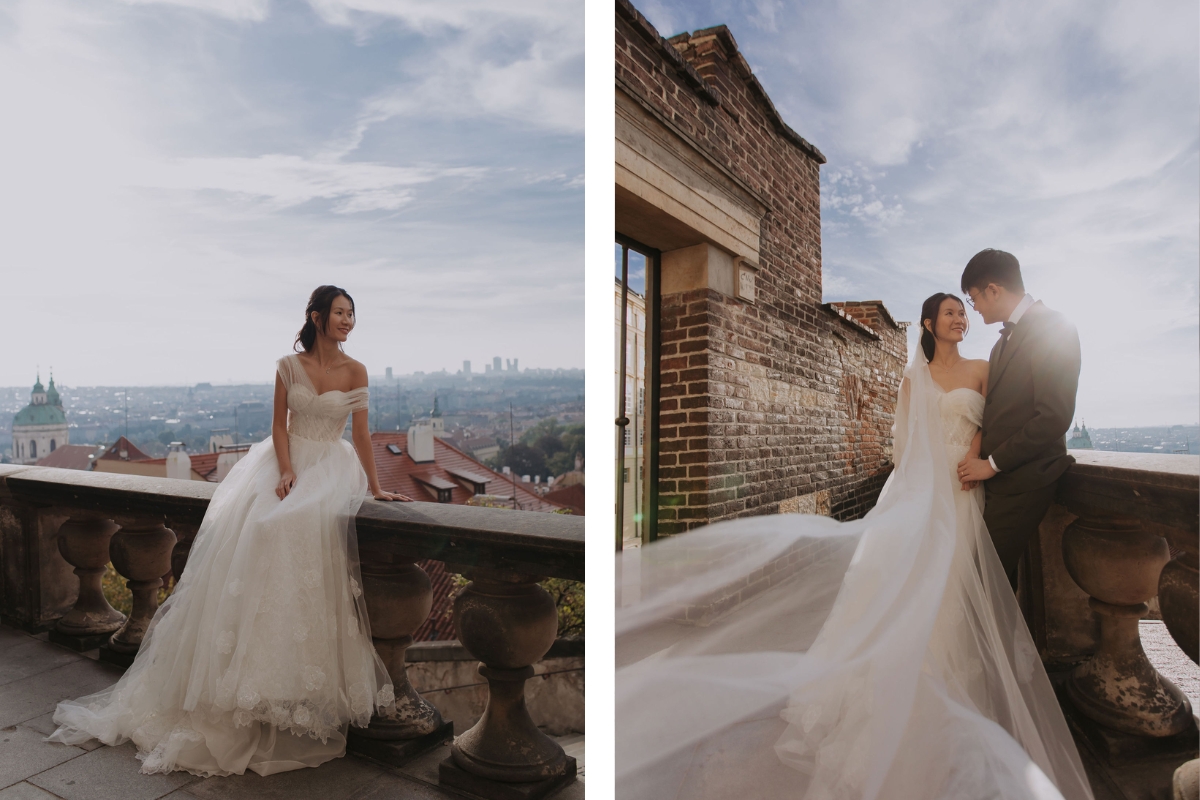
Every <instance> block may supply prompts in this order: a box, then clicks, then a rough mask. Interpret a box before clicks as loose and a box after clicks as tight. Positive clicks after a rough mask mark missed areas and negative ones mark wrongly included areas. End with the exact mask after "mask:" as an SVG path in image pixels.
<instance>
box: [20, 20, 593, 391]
mask: <svg viewBox="0 0 1200 800" xmlns="http://www.w3.org/2000/svg"><path fill="white" fill-rule="evenodd" d="M564 5H565V6H567V7H569V6H572V5H574V6H575V12H576V13H577V15H578V17H579V18H580V20H581V19H582V9H581V8H579V7H578V5H579V4H571V3H567V4H564ZM215 7H216V6H212V7H210V8H215ZM249 7H251V6H245V7H243V8H249ZM222 8H225V10H226V11H227V12H229V13H225V14H223V15H220V16H218V17H216V19H215V21H214V18H213V15H203V14H197V13H191V12H189V13H180V11H181V10H182V9H179V8H173V7H171V6H169V5H161V4H160V5H149V4H147V5H144V6H141V7H139V8H138V9H137V13H130V11H129V10H128V9H126V8H125V7H124V6H121V5H119V4H101V3H93V2H90V0H88V1H87V2H84V1H83V0H36V1H34V0H30V1H29V2H24V3H20V4H17V5H16V6H14V7H12V9H11V10H10V11H7V13H8V14H9V19H8V20H4V19H0V24H3V23H4V22H6V21H7V22H9V24H8V25H5V26H4V30H5V33H4V36H2V37H0V107H3V108H4V109H5V125H4V126H2V127H0V174H3V175H4V177H5V180H4V181H3V182H0V215H3V217H4V218H5V220H6V226H5V236H4V237H3V238H2V239H0V263H2V264H4V265H5V267H4V281H5V299H6V302H7V303H9V304H10V305H11V307H16V308H20V309H24V310H26V311H27V312H28V314H29V317H28V318H29V319H32V320H36V322H37V324H36V335H34V336H28V337H26V336H22V337H21V340H20V345H19V346H18V347H17V348H16V349H15V350H12V351H10V354H9V355H10V357H9V358H8V359H6V360H5V361H4V362H3V364H0V385H14V384H15V385H24V384H25V383H27V379H28V377H29V376H28V375H27V374H26V373H27V372H28V371H29V370H30V369H31V368H32V367H33V366H34V365H36V364H38V363H41V364H43V365H45V364H51V363H52V364H54V366H55V374H56V376H61V380H62V381H63V382H65V383H67V384H72V383H73V384H81V385H87V384H113V383H133V384H146V383H164V382H166V383H172V382H173V383H185V382H195V381H201V380H217V381H221V380H228V379H234V380H263V379H266V378H269V371H270V364H271V363H272V361H273V359H274V358H276V357H278V355H279V354H280V352H281V351H284V350H286V349H287V347H288V346H290V341H291V336H292V334H293V333H294V331H295V329H296V328H297V327H298V322H297V320H298V318H299V316H300V315H301V311H302V309H303V305H304V301H305V298H306V297H307V295H308V292H309V291H311V289H312V287H313V286H315V285H317V284H320V283H329V282H334V283H338V284H341V285H344V286H346V287H347V288H348V289H349V290H350V291H351V292H352V293H354V295H355V299H356V301H357V304H358V307H359V310H360V326H359V329H358V330H357V331H356V333H355V337H354V340H353V342H352V345H353V353H354V354H355V356H356V357H359V358H361V359H363V360H364V362H365V363H367V364H368V365H369V366H370V367H371V368H372V369H374V370H378V371H382V369H383V367H385V366H389V365H390V366H392V367H394V368H395V369H397V370H398V371H400V372H407V371H410V370H426V371H430V370H437V369H440V368H442V367H447V366H453V365H456V364H457V363H459V362H460V361H461V359H463V358H472V359H476V360H482V359H484V358H485V357H487V358H490V357H491V356H492V355H495V354H497V353H502V354H505V355H509V356H519V357H520V359H521V362H522V364H523V365H529V366H550V367H553V366H582V353H583V341H582V327H581V326H580V325H579V318H580V312H581V309H582V294H583V289H582V284H583V281H582V205H583V204H582V192H581V191H580V185H581V180H582V177H581V174H580V173H581V169H582V137H581V135H580V134H579V132H578V130H577V129H576V130H575V131H574V132H571V131H570V130H567V129H568V128H569V127H570V126H569V125H568V124H567V123H566V122H561V123H558V125H559V129H557V130H556V129H551V128H548V127H546V126H543V125H539V124H530V125H525V126H524V127H522V128H521V129H520V130H519V132H518V133H514V132H511V131H510V132H506V131H505V130H504V126H505V125H508V124H509V117H507V116H504V114H507V113H512V112H504V114H502V113H500V112H498V111H492V110H489V109H488V108H486V107H482V106H480V105H479V104H478V103H476V104H475V108H474V110H473V112H472V114H471V115H470V116H466V115H459V116H452V115H450V114H449V113H446V112H445V110H444V109H443V110H439V109H438V108H436V107H433V108H430V109H421V108H416V109H409V110H408V111H407V112H405V113H404V114H396V115H390V116H386V117H380V118H379V119H377V120H375V121H374V122H372V123H371V125H370V126H369V127H370V130H369V131H367V132H366V134H365V137H362V138H360V139H359V140H358V141H356V142H355V143H354V144H355V145H356V146H355V147H353V148H349V147H346V146H344V144H339V143H338V142H337V141H336V137H337V136H338V135H342V136H343V137H344V135H345V132H346V131H353V130H355V129H356V127H358V126H359V125H360V124H361V123H362V118H363V115H365V114H367V113H370V111H371V109H372V107H373V105H372V104H373V103H375V102H376V101H377V100H378V99H379V98H380V97H388V96H393V95H394V96H403V94H404V89H405V88H406V87H407V88H411V89H413V90H414V91H415V90H417V89H418V88H419V87H420V85H421V84H422V82H423V81H425V80H427V79H429V78H430V77H431V76H430V75H418V76H415V77H414V76H413V75H412V74H411V71H412V69H413V67H414V65H429V64H434V65H436V64H438V63H440V62H439V59H442V58H445V57H446V55H445V53H446V48H448V47H449V48H455V47H462V46H463V43H464V42H468V41H474V42H480V43H483V44H485V45H489V46H490V45H491V44H495V43H496V42H495V41H494V40H493V39H491V38H489V37H491V36H493V35H497V36H501V37H502V38H503V36H505V35H507V34H506V33H505V32H503V31H500V32H494V34H493V33H489V32H487V31H482V32H481V31H478V30H475V28H476V27H478V26H481V25H484V23H485V22H486V20H483V19H482V18H477V19H474V20H472V19H467V18H464V19H465V22H464V23H463V24H464V27H462V28H461V29H459V28H449V27H445V26H443V27H441V28H438V27H436V26H434V27H430V28H429V31H428V32H418V33H414V32H413V31H412V30H410V26H406V25H397V24H391V26H390V27H389V26H388V25H387V24H384V23H380V22H378V21H375V22H371V20H370V19H368V18H369V17H371V16H372V15H373V12H369V11H361V12H360V11H352V12H350V15H351V17H352V18H353V19H352V22H353V23H354V25H356V26H358V25H361V26H364V27H363V30H365V31H366V34H365V35H360V33H359V31H358V28H355V29H354V30H348V27H350V26H349V25H340V24H338V25H330V24H325V23H322V22H318V23H317V24H316V25H315V26H314V25H313V17H312V15H311V12H309V11H308V10H307V9H305V8H303V7H301V8H296V7H295V6H294V5H289V4H279V3H276V4H272V5H270V6H267V5H262V6H261V8H263V9H266V11H265V12H264V16H263V17H262V18H261V19H260V20H258V21H254V20H250V22H251V23H252V24H241V23H238V24H229V19H231V18H233V17H235V16H236V14H235V13H234V12H233V11H230V9H233V8H234V6H233V5H232V4H230V5H228V6H222ZM5 13H6V11H0V15H4V14H5ZM557 13H559V15H560V16H565V15H566V14H567V13H568V11H566V10H560V11H559V12H557ZM374 16H376V17H378V16H379V15H377V14H375V15H374ZM510 16H511V15H510ZM227 18H228V19H227ZM364 19H365V20H366V22H364ZM385 23H386V20H385ZM298 31H299V32H300V33H297V32H298ZM537 35H538V34H537V33H536V31H535V32H532V33H529V34H528V36H527V37H526V38H522V39H520V41H519V42H518V45H519V46H517V47H514V48H513V49H511V50H510V51H505V52H507V55H506V56H505V57H504V58H499V57H497V58H496V59H495V62H494V65H495V66H497V67H505V66H511V65H513V64H519V63H520V62H522V61H534V62H536V61H538V60H539V59H540V60H542V61H552V60H553V59H554V58H558V56H554V55H553V53H557V52H558V51H557V50H554V48H557V47H559V44H558V43H554V42H552V43H550V45H548V46H549V47H550V48H551V51H552V54H551V56H547V55H546V51H540V50H536V48H535V45H537V44H538V42H537V41H536V39H537ZM164 37H166V38H164ZM564 52H565V51H564ZM465 55H469V54H465ZM471 63H473V62H469V61H468V63H467V64H466V65H465V66H462V67H461V69H463V70H465V71H469V68H470V66H471ZM556 63H558V62H556ZM561 63H568V64H570V59H569V58H568V59H567V60H566V61H562V62H561ZM576 67H580V65H578V64H575V65H574V66H573V67H572V68H576ZM576 71H579V72H581V71H582V70H581V68H578V69H576ZM552 72H553V70H548V71H547V72H546V74H547V75H549V76H550V77H551V78H555V79H556V80H560V81H566V82H567V83H570V78H569V76H568V77H565V78H563V77H561V76H554V75H551V74H550V73H552ZM464 74H465V72H464ZM518 78H520V79H528V80H538V79H539V78H538V76H537V75H534V74H531V73H530V74H521V75H518V74H517V73H513V79H514V80H516V79H518ZM555 85H557V84H555ZM552 88H553V87H552ZM460 90H461V85H459V84H454V85H452V84H447V86H446V88H445V91H460ZM495 94H499V92H496V93H495ZM429 97H430V102H431V105H432V104H433V103H434V101H440V100H441V98H437V97H433V96H432V95H429ZM521 102H532V101H521ZM504 103H506V104H507V105H509V106H512V105H514V104H515V105H518V106H519V102H518V101H517V100H513V99H511V98H510V99H506V100H504ZM503 105H504V104H501V106H503ZM580 115H582V109H580ZM364 138H365V143H364ZM510 142H511V143H514V144H513V145H512V146H511V147H510V146H509V143H510ZM548 332H552V333H551V334H550V335H548ZM417 342H420V343H421V344H420V346H419V347H418V346H415V344H414V343H417ZM493 349H494V350H495V351H496V352H492V351H493ZM264 371H265V373H266V374H265V377H264Z"/></svg>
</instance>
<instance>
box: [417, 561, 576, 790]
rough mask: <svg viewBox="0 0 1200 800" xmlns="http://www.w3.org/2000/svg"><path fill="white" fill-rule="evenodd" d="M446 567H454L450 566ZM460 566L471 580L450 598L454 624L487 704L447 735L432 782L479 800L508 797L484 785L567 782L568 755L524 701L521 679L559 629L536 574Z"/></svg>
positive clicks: (572, 768)
mask: <svg viewBox="0 0 1200 800" xmlns="http://www.w3.org/2000/svg"><path fill="white" fill-rule="evenodd" d="M451 569H453V567H451ZM456 571H463V572H465V574H466V575H467V577H469V578H470V579H471V583H470V584H468V585H467V587H466V588H465V589H464V590H463V591H462V592H461V593H460V594H459V596H458V598H457V600H456V601H455V603H454V628H455V631H456V632H457V634H458V638H459V641H461V642H462V644H463V646H464V647H466V649H467V650H468V651H470V653H471V654H472V655H474V656H475V657H476V658H478V659H479V660H480V661H481V662H482V663H481V664H480V666H479V674H480V675H482V676H483V677H484V678H485V679H487V682H488V701H487V707H486V708H485V709H484V712H483V716H482V717H481V718H480V720H479V722H478V723H476V725H475V727H473V728H471V729H470V730H469V731H467V732H466V733H463V734H462V735H461V736H458V737H456V738H455V740H454V746H453V747H452V748H451V758H450V759H447V760H446V761H444V762H442V764H441V767H440V769H439V780H440V782H441V783H443V784H446V785H448V786H453V787H456V788H459V789H463V790H465V791H468V792H470V793H472V794H475V795H479V796H482V797H490V796H496V797H501V796H505V797H506V796H508V794H506V792H508V791H509V790H506V789H500V790H498V791H497V790H494V789H489V783H490V782H493V781H499V782H502V783H533V782H538V783H553V784H558V783H566V782H567V781H570V780H574V778H575V774H576V764H575V759H574V758H570V757H569V756H567V755H566V754H565V753H564V752H563V749H562V748H561V747H559V745H558V744H557V743H556V742H554V741H553V740H552V739H550V737H548V736H546V735H545V734H544V733H542V732H541V731H540V730H538V728H537V726H536V725H535V724H534V722H533V719H531V718H530V716H529V710H528V709H527V708H526V706H525V682H526V681H527V680H529V679H530V678H532V677H533V676H534V669H533V665H534V664H535V663H536V662H538V661H539V660H541V658H542V657H543V656H545V654H546V652H547V651H549V649H550V646H551V645H552V644H553V643H554V639H555V635H556V634H557V633H558V610H557V609H556V608H555V607H554V600H553V599H551V597H550V595H549V594H548V593H547V592H546V590H545V589H543V588H542V587H541V586H539V585H538V584H537V580H538V579H537V578H536V577H533V576H529V575H519V574H515V573H506V572H500V571H496V570H489V569H483V568H474V567H472V568H467V569H465V570H456Z"/></svg>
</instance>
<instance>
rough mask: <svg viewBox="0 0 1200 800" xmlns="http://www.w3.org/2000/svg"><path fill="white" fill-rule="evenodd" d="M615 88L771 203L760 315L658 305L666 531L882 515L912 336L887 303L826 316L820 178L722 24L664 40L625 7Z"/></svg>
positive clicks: (746, 308)
mask: <svg viewBox="0 0 1200 800" xmlns="http://www.w3.org/2000/svg"><path fill="white" fill-rule="evenodd" d="M616 24H617V31H616V40H617V87H618V90H619V91H625V92H628V93H631V94H635V95H636V96H637V97H638V98H639V99H640V100H641V101H642V102H643V103H645V104H647V105H649V106H651V107H652V108H654V109H655V110H656V111H657V112H658V113H660V114H661V115H662V116H663V117H664V118H666V119H668V120H670V121H671V122H672V124H674V125H675V126H676V127H677V128H678V129H679V130H680V131H681V132H683V133H684V134H685V135H686V136H687V137H689V138H690V139H691V140H692V143H693V144H695V145H696V146H697V147H698V148H700V149H701V150H702V152H704V153H706V154H707V155H708V156H709V157H710V158H711V159H712V160H713V161H715V162H716V163H718V164H721V165H722V166H724V167H725V168H726V169H728V170H729V171H730V172H732V173H733V174H734V175H735V176H736V177H737V178H738V179H739V180H741V181H742V182H744V183H745V184H746V185H747V186H748V187H749V188H750V189H751V190H752V191H754V192H756V193H757V194H758V195H759V196H760V197H762V198H764V199H765V201H766V202H767V203H768V205H769V209H770V210H769V211H768V213H767V215H766V217H765V219H764V220H763V222H762V229H761V242H760V251H759V271H758V274H757V286H756V288H755V293H756V301H755V303H753V304H750V303H746V302H743V301H741V300H738V299H736V298H732V297H729V296H726V295H724V294H722V293H720V292H717V291H715V290H712V289H698V290H693V291H688V292H681V293H677V294H671V295H665V296H663V297H662V298H661V303H662V306H661V327H660V331H661V351H660V354H661V363H660V375H661V379H660V385H661V393H660V398H661V401H660V416H659V426H660V430H659V441H660V446H659V499H660V512H659V531H660V533H663V534H670V533H676V532H680V531H684V530H687V529H688V528H692V527H695V526H696V525H700V524H704V523H707V522H712V521H715V520H720V519H727V518H731V517H737V516H744V515H748V514H763V513H774V512H777V511H778V510H779V508H780V504H781V503H783V502H785V501H788V500H790V499H792V498H795V497H796V496H797V495H806V494H811V493H813V492H818V491H823V492H828V493H829V501H830V505H831V507H832V513H833V515H834V516H836V517H838V518H841V519H852V518H855V517H858V516H861V515H862V514H863V513H865V511H866V510H867V509H869V508H870V506H871V505H872V504H873V503H874V500H875V498H876V497H877V496H878V493H879V489H880V488H881V487H882V485H883V480H884V479H885V478H886V476H887V474H888V472H889V471H890V469H891V444H892V440H891V425H892V415H893V411H894V408H895V398H896V391H897V389H898V387H899V382H900V377H901V373H902V372H903V367H904V358H905V347H906V345H905V334H904V330H903V329H902V328H901V327H898V326H897V325H896V324H895V322H894V321H892V320H891V318H890V316H889V315H888V314H887V311H886V310H885V309H883V307H882V304H880V303H878V302H877V301H870V302H866V303H859V304H840V307H841V313H840V314H839V313H838V309H837V308H831V307H829V306H825V305H823V304H822V297H821V219H820V174H819V169H820V164H821V163H822V161H823V157H822V156H821V155H820V153H819V151H817V150H816V148H814V147H813V146H812V145H811V144H809V143H808V142H805V141H804V140H803V139H802V138H801V137H800V136H799V135H797V134H796V133H795V132H794V131H792V130H791V129H790V128H788V127H787V126H786V124H784V123H783V121H782V120H781V119H780V118H779V116H778V114H777V113H776V112H775V110H774V107H773V106H772V105H771V104H770V100H769V99H768V98H767V97H766V95H765V93H764V92H763V91H762V88H761V86H760V85H759V84H758V81H757V79H755V78H754V76H753V75H752V74H751V72H750V69H749V67H748V66H747V64H746V62H745V59H744V58H742V56H741V55H740V54H739V53H738V51H737V45H736V43H735V42H734V41H733V37H732V36H731V35H730V34H729V32H728V31H727V30H726V29H725V28H724V27H723V26H722V27H718V28H711V29H707V30H703V31H698V32H696V33H693V34H690V35H689V34H683V35H681V36H677V37H674V38H672V39H671V40H670V42H669V43H668V42H666V41H664V40H663V39H662V38H661V37H659V35H658V33H657V32H656V31H655V30H654V29H653V27H651V26H650V25H649V23H648V22H647V21H646V20H645V18H644V17H642V16H641V14H639V13H638V12H637V10H636V9H634V8H633V6H631V5H629V4H628V3H627V2H625V0H618V2H617V21H616Z"/></svg>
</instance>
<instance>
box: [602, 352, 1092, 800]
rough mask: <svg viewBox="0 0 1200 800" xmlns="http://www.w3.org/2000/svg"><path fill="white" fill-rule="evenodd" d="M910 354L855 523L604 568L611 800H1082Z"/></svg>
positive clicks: (973, 397) (919, 357)
mask: <svg viewBox="0 0 1200 800" xmlns="http://www.w3.org/2000/svg"><path fill="white" fill-rule="evenodd" d="M983 406H984V398H983V397H982V396H981V395H980V394H979V393H978V392H976V391H974V390H971V389H955V390H954V391H951V392H945V391H943V390H942V389H941V388H940V387H938V386H937V384H936V383H934V382H933V380H932V378H931V376H930V374H929V368H928V363H927V362H926V360H925V357H924V354H923V353H922V352H921V351H920V348H918V350H917V354H916V356H915V357H914V361H913V363H912V364H911V365H910V367H909V368H908V369H907V370H906V371H905V380H904V382H903V384H902V388H901V396H900V401H899V403H898V407H897V411H896V427H895V457H894V461H895V463H896V467H895V469H894V471H893V473H892V475H891V476H890V477H889V479H888V482H887V484H886V486H885V487H884V490H883V492H882V493H881V495H880V497H879V501H878V503H877V504H876V506H875V508H874V509H872V511H871V512H870V513H869V514H867V516H866V517H864V518H863V519H861V520H857V521H854V522H848V523H837V522H834V521H833V520H830V519H826V518H824V517H816V516H801V515H776V516H770V517H754V518H749V519H745V520H738V521H733V522H726V523H719V524H716V525H712V526H709V527H707V528H704V529H701V530H697V531H692V532H689V533H686V534H681V535H679V536H675V537H672V538H671V539H669V540H667V541H664V542H658V543H655V544H653V545H649V546H647V547H643V548H640V549H638V550H633V551H627V553H625V554H623V555H622V557H621V558H620V559H619V561H618V606H619V608H618V610H617V666H618V669H617V677H616V711H617V719H616V722H617V727H616V741H617V748H616V755H617V797H618V798H620V799H621V800H633V799H634V798H639V799H640V798H646V800H649V799H650V798H660V797H673V798H680V799H681V800H683V799H685V798H738V799H739V800H741V799H742V798H750V797H772V798H775V797H779V798H792V797H794V798H808V799H809V800H835V799H836V800H849V799H850V798H854V799H855V800H857V799H859V798H863V799H864V800H874V799H875V798H882V799H883V800H892V799H893V798H895V799H897V800H917V799H918V798H920V799H921V800H925V799H926V798H928V799H930V800H932V799H935V798H939V799H944V800H983V799H984V798H987V799H988V800H992V799H993V798H1002V799H1003V800H1016V799H1017V798H1021V799H1022V800H1026V799H1028V800H1048V799H1049V798H1063V797H1065V798H1067V799H1068V800H1091V798H1092V793H1091V789H1090V787H1089V784H1088V779H1087V776H1086V774H1085V773H1084V770H1083V766H1082V763H1081V761H1080V758H1079V753H1078V751H1077V750H1076V747H1075V744H1074V741H1073V740H1072V738H1071V735H1070V732H1069V730H1068V728H1067V725H1066V721H1065V720H1064V718H1063V715H1062V711H1061V709H1060V708H1059V706H1058V703H1057V700H1056V698H1055V695H1054V692H1053V689H1052V688H1051V685H1050V683H1049V680H1048V678H1047V675H1046V672H1045V669H1044V668H1043V666H1042V663H1041V660H1040V659H1039V657H1038V654H1037V652H1036V650H1035V648H1034V644H1033V641H1032V639H1031V637H1030V635H1029V631H1028V629H1027V628H1026V626H1025V622H1024V620H1023V618H1022V616H1021V613H1020V611H1019V608H1018V606H1017V602H1016V598H1015V596H1014V595H1013V592H1012V589H1011V588H1010V586H1009V583H1008V580H1007V578H1006V576H1005V574H1004V571H1003V569H1002V568H1001V566H1000V562H999V559H998V557H997V556H996V552H995V548H994V547H993V545H992V543H991V540H990V538H989V537H988V533H987V529H986V527H985V526H984V523H983V516H982V505H983V489H982V487H980V488H976V489H974V490H971V491H969V492H964V491H962V490H961V489H960V488H959V484H958V482H957V480H956V475H955V468H956V465H957V463H958V462H959V461H960V460H961V459H962V457H963V456H964V455H965V454H966V453H967V450H968V449H969V446H970V443H971V439H972V437H973V436H974V434H975V432H976V431H977V430H978V427H979V424H980V421H981V418H982V414H983Z"/></svg>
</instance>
